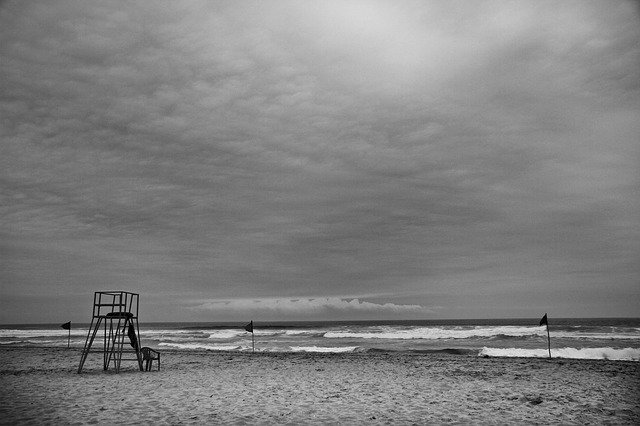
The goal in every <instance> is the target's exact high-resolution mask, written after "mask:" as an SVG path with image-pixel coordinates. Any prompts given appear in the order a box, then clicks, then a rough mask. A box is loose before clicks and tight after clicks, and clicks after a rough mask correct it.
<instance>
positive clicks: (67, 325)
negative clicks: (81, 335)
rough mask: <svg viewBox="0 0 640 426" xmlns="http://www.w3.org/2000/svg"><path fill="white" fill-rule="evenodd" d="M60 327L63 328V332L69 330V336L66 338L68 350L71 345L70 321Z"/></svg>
mask: <svg viewBox="0 0 640 426" xmlns="http://www.w3.org/2000/svg"><path fill="white" fill-rule="evenodd" d="M60 327H62V328H64V329H65V330H69V336H68V337H67V349H69V347H70V345H71V321H67V322H65V323H64V324H62V325H61V326H60Z"/></svg>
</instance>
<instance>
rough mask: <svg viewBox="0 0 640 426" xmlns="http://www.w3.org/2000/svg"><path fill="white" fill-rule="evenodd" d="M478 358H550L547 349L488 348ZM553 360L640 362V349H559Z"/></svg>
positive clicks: (553, 352) (554, 351) (552, 352)
mask: <svg viewBox="0 0 640 426" xmlns="http://www.w3.org/2000/svg"><path fill="white" fill-rule="evenodd" d="M478 356H490V357H492V356H494V357H507V358H548V357H549V351H548V350H547V349H523V348H488V347H484V348H482V349H481V350H480V352H479V353H478ZM551 357H552V358H569V359H608V360H615V361H640V349H639V348H622V349H615V348H609V347H606V348H559V349H551Z"/></svg>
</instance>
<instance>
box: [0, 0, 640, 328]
mask: <svg viewBox="0 0 640 426" xmlns="http://www.w3.org/2000/svg"><path fill="white" fill-rule="evenodd" d="M639 20H640V17H639V8H638V4H637V3H634V2H625V1H616V0H605V1H602V2H598V1H576V2H571V1H561V2H558V1H549V2H544V1H525V2H518V1H508V2H507V1H504V2H503V1H492V2H480V1H474V2H470V1H460V2H457V1H434V2H428V1H422V0H419V1H321V0H318V1H260V2H237V1H226V2H215V1H202V2H196V1H190V2H180V1H167V2H161V1H155V0H154V1H148V2H144V1H138V2H110V1H100V2H87V1H76V2H73V1H40V2H38V1H7V2H3V3H2V4H0V120H1V121H0V123H1V124H0V137H1V146H0V189H1V194H0V196H1V201H0V284H1V286H2V287H1V293H0V322H1V323H37V322H60V321H67V320H73V321H82V322H87V321H89V320H90V314H91V303H92V297H93V292H94V291H100V290H128V291H134V292H138V293H140V294H141V296H140V297H141V299H140V302H141V312H140V318H141V321H172V320H175V321H191V320H193V321H219V320H228V321H241V320H250V319H253V320H255V321H266V320H287V319H309V320H312V319H384V318H389V319H391V318H407V319H410V318H426V319H438V318H495V317H532V318H535V317H539V316H541V315H542V314H544V313H545V312H548V313H549V316H550V317H570V316H640V214H639V212H640V142H639V140H640V25H639Z"/></svg>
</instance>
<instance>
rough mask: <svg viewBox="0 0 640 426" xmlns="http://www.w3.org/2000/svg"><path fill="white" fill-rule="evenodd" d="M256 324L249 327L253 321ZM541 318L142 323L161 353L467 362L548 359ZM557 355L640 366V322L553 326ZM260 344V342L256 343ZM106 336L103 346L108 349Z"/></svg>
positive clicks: (61, 339)
mask: <svg viewBox="0 0 640 426" xmlns="http://www.w3.org/2000/svg"><path fill="white" fill-rule="evenodd" d="M247 322H248V321H247ZM538 323H539V319H483V320H419V321H340V322H339V321H324V322H303V321H298V322H260V321H257V322H254V335H253V336H252V334H251V333H250V332H247V331H245V329H244V325H246V323H146V322H140V336H139V338H140V341H141V344H142V346H149V347H152V348H155V349H158V350H161V351H162V350H185V351H203V350H206V351H233V352H236V351H244V352H247V351H252V350H253V345H254V342H255V351H256V352H325V353H341V352H374V351H381V352H384V351H389V352H391V351H404V352H415V353H436V352H446V353H450V354H457V355H460V356H489V357H530V358H531V357H540V358H544V357H548V349H547V331H546V328H545V326H539V325H538ZM88 328H89V324H76V323H74V324H72V327H71V334H70V339H69V345H70V346H71V347H72V348H78V349H81V348H82V347H83V346H84V343H85V340H86V337H87V332H88ZM549 331H550V336H551V356H552V357H554V358H582V359H609V360H626V361H640V318H563V319H554V318H550V319H549ZM68 333H69V332H68V331H67V330H64V329H62V328H61V326H60V324H45V325H42V324H39V325H2V326H0V346H2V347H11V346H19V347H66V346H67V344H68V342H67V341H68V337H69V334H68ZM252 337H253V340H252ZM101 343H102V341H101V340H100V335H99V336H98V337H97V338H96V342H95V343H94V345H95V344H101Z"/></svg>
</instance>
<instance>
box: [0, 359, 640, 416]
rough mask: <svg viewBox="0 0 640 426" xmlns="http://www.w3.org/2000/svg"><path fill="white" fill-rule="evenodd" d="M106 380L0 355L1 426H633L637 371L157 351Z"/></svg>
mask: <svg viewBox="0 0 640 426" xmlns="http://www.w3.org/2000/svg"><path fill="white" fill-rule="evenodd" d="M162 356H163V360H162V361H163V363H162V370H161V371H159V372H158V371H153V372H140V371H137V370H136V369H135V367H136V364H135V363H133V362H126V363H125V362H123V370H122V371H121V372H120V373H119V374H115V373H113V372H112V371H107V372H104V371H102V364H101V362H102V358H101V355H100V354H91V355H90V356H89V358H88V360H87V363H86V364H85V368H84V371H83V373H82V374H77V373H76V370H77V366H78V362H79V359H80V352H79V351H78V350H75V349H71V350H67V349H54V348H29V349H24V348H23V349H18V348H0V361H1V363H2V365H1V370H0V422H1V423H3V424H16V423H18V424H23V423H31V424H47V423H48V424H116V423H117V424H287V423H288V424H327V423H329V424H336V423H339V424H363V423H367V424H425V423H431V424H433V423H463V424H468V423H474V424H513V423H527V424H532V423H540V424H549V423H561V424H586V423H597V424H602V423H611V424H640V399H639V398H638V394H639V392H638V391H639V389H640V363H638V362H624V361H589V360H575V361H574V360H551V361H549V360H544V359H514V358H477V357H474V356H460V355H447V354H407V353H399V354H389V353H363V354H264V353H256V354H251V353H218V352H167V351H164V352H163V354H162Z"/></svg>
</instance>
